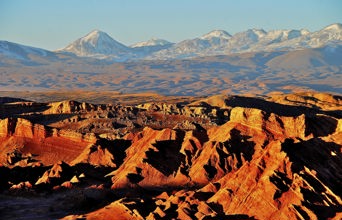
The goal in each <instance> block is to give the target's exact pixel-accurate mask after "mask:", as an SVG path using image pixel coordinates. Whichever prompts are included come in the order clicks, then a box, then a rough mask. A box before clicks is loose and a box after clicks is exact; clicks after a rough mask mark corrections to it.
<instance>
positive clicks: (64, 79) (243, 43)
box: [0, 24, 342, 96]
mask: <svg viewBox="0 0 342 220" xmlns="http://www.w3.org/2000/svg"><path fill="white" fill-rule="evenodd" d="M341 73H342V25H341V24H333V25H329V26H327V27H325V28H323V29H322V30H319V31H316V32H309V31H307V30H304V29H303V30H277V31H268V32H266V31H265V30H262V29H250V30H247V31H245V32H240V33H237V34H234V35H230V34H229V33H227V32H226V31H220V30H216V31H212V32H210V33H208V34H205V35H203V36H201V37H198V38H195V39H188V40H184V41H181V42H178V43H171V42H169V41H166V40H161V39H151V40H149V41H145V42H139V43H136V44H133V45H130V46H126V45H124V44H122V43H120V42H118V41H116V40H114V39H113V38H112V37H110V36H109V35H108V34H106V33H104V32H101V31H99V30H95V31H92V32H91V33H90V34H88V35H86V36H85V37H82V38H80V39H77V40H76V41H74V42H73V43H71V44H70V45H68V46H66V47H65V48H63V49H60V50H57V51H48V50H44V49H40V48H34V47H29V46H24V45H20V44H17V43H12V42H8V41H0V91H27V90H28V91H32V90H38V91H46V90H58V91H63V90H90V91H117V92H122V93H141V92H156V93H159V94H164V95H190V96H194V95H196V96H202V95H214V94H218V93H232V94H246V93H253V94H260V95H267V94H268V93H270V92H275V91H278V92H286V93H288V92H298V91H303V90H304V91H308V90H313V91H320V92H329V93H341V92H342V81H341Z"/></svg>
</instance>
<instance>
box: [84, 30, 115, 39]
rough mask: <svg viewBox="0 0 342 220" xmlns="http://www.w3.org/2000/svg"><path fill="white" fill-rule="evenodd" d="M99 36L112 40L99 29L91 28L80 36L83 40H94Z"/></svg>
mask: <svg viewBox="0 0 342 220" xmlns="http://www.w3.org/2000/svg"><path fill="white" fill-rule="evenodd" d="M100 38H102V40H103V39H106V38H107V39H109V40H112V38H111V37H110V36H109V35H108V34H107V33H105V32H103V31H100V30H97V29H96V30H93V31H91V32H90V33H88V34H87V35H86V36H84V37H82V38H81V39H83V40H84V41H94V40H99V39H100Z"/></svg>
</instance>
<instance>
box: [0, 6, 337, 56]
mask: <svg viewBox="0 0 342 220" xmlns="http://www.w3.org/2000/svg"><path fill="white" fill-rule="evenodd" d="M332 23H342V1H341V0H286V1H285V0H282V1H280V0H279V1H278V0H211V1H209V0H207V1H204V0H172V1H171V0H170V1H166V0H55V1H53V0H31V1H28V0H0V40H8V41H12V42H17V43H21V44H25V45H30V46H35V47H40V48H45V49H50V50H55V49H58V48H62V47H64V46H66V45H67V44H69V43H70V42H72V41H74V40H75V39H77V38H79V37H81V36H84V35H86V34H87V33H88V32H90V31H92V30H94V29H100V30H102V31H105V32H107V33H108V34H109V35H111V36H112V37H113V38H114V39H116V40H118V41H120V42H122V43H124V44H126V45H130V44H133V43H136V42H139V41H144V40H148V39H150V38H152V37H157V38H163V39H166V40H169V41H172V42H178V41H180V40H184V39H189V38H195V37H198V36H200V35H203V34H205V33H207V32H209V31H211V30H214V29H222V30H226V31H228V32H229V33H231V34H234V33H237V32H239V31H244V30H246V29H248V28H264V29H265V30H272V29H301V28H307V29H309V30H310V31H316V30H319V29H321V28H323V27H325V26H327V25H329V24H332Z"/></svg>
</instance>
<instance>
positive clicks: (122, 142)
mask: <svg viewBox="0 0 342 220" xmlns="http://www.w3.org/2000/svg"><path fill="white" fill-rule="evenodd" d="M322 97H323V98H322ZM324 97H326V96H324V95H322V94H321V95H317V94H316V95H314V94H311V95H310V94H309V95H308V96H304V95H300V96H298V97H297V98H296V96H286V97H285V98H284V97H282V96H277V97H273V99H274V101H272V102H270V101H267V100H264V99H257V98H251V97H229V96H216V97H212V98H207V99H204V100H202V101H199V102H196V103H190V104H189V105H186V106H183V107H182V106H180V105H175V104H172V105H166V104H160V105H159V104H146V105H141V106H140V107H139V106H138V107H113V106H112V107H109V106H107V107H106V106H96V105H90V104H81V103H76V102H67V103H66V104H65V103H59V104H55V106H54V107H52V108H51V109H52V110H51V109H50V113H49V114H51V115H55V114H57V113H58V112H59V114H66V113H67V114H70V115H71V116H70V117H74V116H75V115H76V116H79V117H80V118H81V120H80V121H81V122H82V121H86V120H88V119H87V118H86V117H88V116H91V117H95V118H96V117H97V116H98V117H99V119H101V123H102V126H103V128H101V129H103V130H106V126H109V127H111V129H115V130H116V129H118V130H119V129H122V127H120V126H117V125H116V128H115V126H112V125H113V124H111V123H109V121H108V120H111V119H110V118H108V119H103V118H101V117H102V116H103V115H104V113H105V114H107V113H108V114H109V113H110V114H112V116H111V117H114V115H115V117H119V118H120V120H122V121H125V120H126V122H127V121H128V120H132V118H134V117H136V116H139V115H140V114H141V115H144V116H145V117H146V118H144V120H145V119H146V121H144V122H143V123H146V124H148V123H150V122H152V123H151V125H152V126H141V125H140V124H137V123H135V122H137V121H135V122H134V123H133V122H132V123H133V124H132V126H131V127H130V128H128V127H125V129H127V130H126V132H125V134H120V133H116V134H115V135H114V134H111V133H109V132H105V133H101V134H97V135H95V134H92V133H80V132H79V131H78V130H77V129H76V130H65V129H60V128H53V127H49V126H44V125H40V124H37V123H33V122H31V121H30V120H27V119H22V118H6V119H3V120H1V121H0V141H1V142H0V162H1V165H2V167H1V166H0V172H1V173H3V175H4V180H0V185H1V186H2V188H4V189H8V190H9V191H11V190H28V189H30V190H33V191H34V190H50V191H51V190H52V191H53V192H59V190H61V189H69V190H71V191H72V190H76V189H77V190H79V189H82V190H84V191H82V193H81V195H82V196H83V197H82V199H80V198H78V199H77V200H80V201H82V204H83V203H85V204H88V202H89V201H92V202H94V201H95V202H94V204H93V203H90V204H92V207H94V205H95V206H96V205H97V206H96V207H97V210H95V211H94V209H91V212H89V213H88V214H84V215H79V214H77V212H71V211H66V214H65V215H60V216H59V217H60V218H62V217H65V219H77V218H80V217H82V218H83V217H85V218H87V219H97V218H107V219H111V218H112V219H115V217H118V218H119V217H120V218H122V219H172V218H175V219H339V218H340V217H341V210H342V208H341V207H342V200H341V197H342V191H341V185H342V172H341V171H340V167H341V165H342V107H341V105H340V99H339V98H338V97H337V98H336V97H334V96H330V95H329V96H327V97H328V98H327V100H326V101H324V100H322V99H324ZM299 103H302V104H299ZM62 104H63V106H61V105H62ZM82 106H83V107H82ZM87 106H88V107H87ZM108 109H109V110H108ZM199 109H200V110H201V111H200V110H199ZM107 110H108V112H106V111H107ZM46 114H47V113H46V112H45V113H44V115H45V116H46ZM84 114H86V115H87V116H85V115H84ZM215 114H216V115H215ZM45 116H44V117H45ZM42 117H43V116H42ZM153 117H155V118H153ZM183 117H184V118H185V119H186V121H183V122H182V123H181V124H180V123H179V122H180V121H182V119H184V118H183ZM156 119H166V120H170V121H167V122H165V121H163V122H160V124H159V125H166V124H168V125H172V127H171V126H170V127H171V128H170V127H164V128H162V129H161V128H160V127H153V126H155V124H156V123H158V120H157V121H153V120H156ZM171 119H173V121H172V120H171ZM200 119H205V120H200ZM218 119H219V120H218ZM39 120H41V119H39ZM62 120H64V122H63V123H70V124H73V123H74V122H73V121H69V122H65V118H63V119H62ZM106 120H107V121H106ZM218 121H220V123H219V125H218V124H217V122H218ZM90 122H91V120H88V121H87V123H90ZM98 122H99V121H95V122H94V124H90V126H95V124H96V123H98ZM77 123H79V122H77ZM175 124H176V126H174V125H175ZM71 127H72V126H71ZM19 167H20V169H21V171H20V172H18V171H17V169H19ZM11 173H16V174H18V173H19V174H20V175H13V176H12V175H11ZM28 173H30V175H27V174H28ZM89 190H90V192H89ZM73 195H74V194H73ZM84 195H86V196H84ZM104 199H105V202H103V203H101V202H100V201H103V200H104ZM88 205H89V204H88ZM113 212H120V213H116V215H115V216H114V215H113Z"/></svg>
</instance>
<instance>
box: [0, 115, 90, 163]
mask: <svg viewBox="0 0 342 220" xmlns="http://www.w3.org/2000/svg"><path fill="white" fill-rule="evenodd" d="M0 140H1V143H0V149H1V157H0V160H1V163H2V164H5V163H8V161H7V160H8V159H9V157H8V155H13V153H14V154H15V155H17V156H18V158H16V159H15V160H17V161H20V160H21V159H22V158H20V156H19V155H25V154H30V155H36V156H34V159H35V160H37V162H41V163H43V164H44V165H49V164H53V163H56V162H57V161H60V160H63V161H65V162H71V161H72V160H73V159H75V158H76V157H77V156H78V155H79V154H80V153H81V152H82V151H83V150H84V148H85V147H86V146H87V145H89V144H92V143H95V142H96V137H95V136H94V135H91V134H87V135H82V134H80V133H77V132H74V131H67V130H59V129H55V128H50V127H46V126H43V125H39V124H33V123H32V122H30V121H28V120H26V119H22V118H6V119H3V120H1V121H0ZM11 165H14V164H11Z"/></svg>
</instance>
